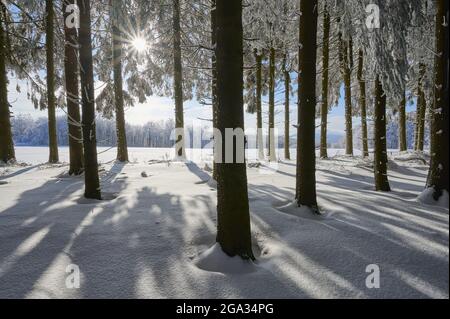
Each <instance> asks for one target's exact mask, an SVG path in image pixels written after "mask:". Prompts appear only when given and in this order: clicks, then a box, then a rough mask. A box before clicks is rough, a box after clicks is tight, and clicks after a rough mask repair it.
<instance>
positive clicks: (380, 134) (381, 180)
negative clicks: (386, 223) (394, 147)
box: [374, 75, 391, 192]
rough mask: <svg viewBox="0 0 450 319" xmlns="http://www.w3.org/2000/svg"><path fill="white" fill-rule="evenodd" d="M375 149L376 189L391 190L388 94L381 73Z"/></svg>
mask: <svg viewBox="0 0 450 319" xmlns="http://www.w3.org/2000/svg"><path fill="white" fill-rule="evenodd" d="M374 110H375V112H374V113H375V114H374V117H375V134H374V138H375V150H374V173H375V189H376V191H383V192H389V191H390V190H391V188H390V186H389V180H388V176H387V162H388V157H387V147H386V94H385V92H384V90H383V86H382V84H381V82H380V78H379V75H377V77H376V79H375V107H374Z"/></svg>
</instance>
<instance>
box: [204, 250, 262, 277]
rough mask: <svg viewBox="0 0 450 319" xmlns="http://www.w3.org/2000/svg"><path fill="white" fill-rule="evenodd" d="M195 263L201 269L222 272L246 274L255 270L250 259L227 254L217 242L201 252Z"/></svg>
mask: <svg viewBox="0 0 450 319" xmlns="http://www.w3.org/2000/svg"><path fill="white" fill-rule="evenodd" d="M195 265H196V266H197V267H198V268H200V269H202V270H206V271H210V272H217V273H223V274H248V273H251V272H254V271H256V270H257V268H256V265H255V263H254V262H253V261H251V260H244V259H242V258H241V257H239V256H235V257H230V256H228V255H227V254H226V253H225V252H224V251H223V249H222V247H221V246H220V244H219V243H216V244H215V245H214V246H212V247H211V248H210V249H208V250H207V251H205V252H204V253H202V254H201V255H200V256H199V257H198V258H197V260H196V261H195Z"/></svg>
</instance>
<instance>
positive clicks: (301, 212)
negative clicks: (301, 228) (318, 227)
mask: <svg viewBox="0 0 450 319" xmlns="http://www.w3.org/2000/svg"><path fill="white" fill-rule="evenodd" d="M274 208H275V209H276V210H278V211H280V212H282V213H285V214H289V215H293V216H296V217H300V218H304V219H313V220H321V219H323V218H324V216H323V215H320V214H318V213H317V212H315V211H314V210H313V209H311V208H310V207H307V206H300V207H299V206H298V204H297V203H296V202H295V201H293V202H289V203H288V204H285V205H282V206H277V207H274Z"/></svg>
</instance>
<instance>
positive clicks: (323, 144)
mask: <svg viewBox="0 0 450 319" xmlns="http://www.w3.org/2000/svg"><path fill="white" fill-rule="evenodd" d="M322 42H323V50H322V68H323V70H322V103H321V107H320V117H321V119H320V121H321V123H320V124H321V125H320V157H321V158H328V142H327V129H328V84H329V60H330V14H329V13H328V8H327V6H326V5H325V8H324V11H323V38H322Z"/></svg>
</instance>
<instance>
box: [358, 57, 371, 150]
mask: <svg viewBox="0 0 450 319" xmlns="http://www.w3.org/2000/svg"><path fill="white" fill-rule="evenodd" d="M363 67H364V53H363V51H362V50H361V49H360V50H359V53H358V83H359V108H360V110H361V131H362V132H361V139H362V154H363V157H369V137H368V134H367V102H366V80H365V79H364V75H363Z"/></svg>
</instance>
